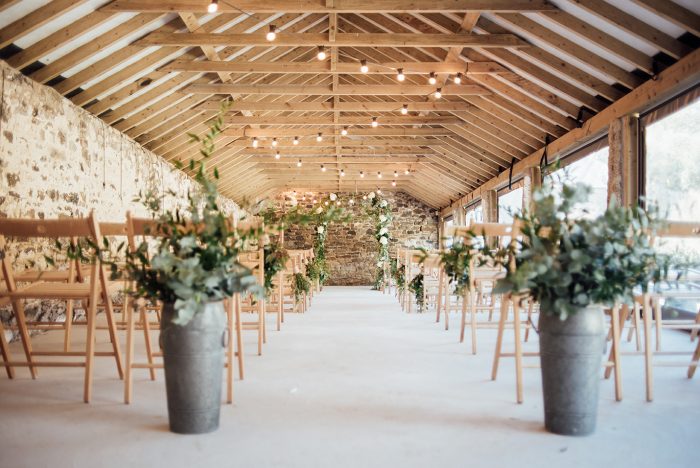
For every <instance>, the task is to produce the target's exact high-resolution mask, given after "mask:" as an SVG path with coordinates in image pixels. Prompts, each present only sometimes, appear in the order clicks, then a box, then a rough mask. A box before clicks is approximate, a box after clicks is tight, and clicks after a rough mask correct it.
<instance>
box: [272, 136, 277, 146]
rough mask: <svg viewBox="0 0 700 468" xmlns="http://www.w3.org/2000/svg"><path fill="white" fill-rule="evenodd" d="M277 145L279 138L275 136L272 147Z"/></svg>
mask: <svg viewBox="0 0 700 468" xmlns="http://www.w3.org/2000/svg"><path fill="white" fill-rule="evenodd" d="M276 146H277V138H273V139H272V147H273V148H274V147H276Z"/></svg>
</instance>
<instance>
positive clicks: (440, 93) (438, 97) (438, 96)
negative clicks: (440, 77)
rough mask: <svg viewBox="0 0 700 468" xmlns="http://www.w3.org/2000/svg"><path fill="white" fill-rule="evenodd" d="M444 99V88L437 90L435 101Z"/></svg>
mask: <svg viewBox="0 0 700 468" xmlns="http://www.w3.org/2000/svg"><path fill="white" fill-rule="evenodd" d="M441 97H442V88H438V89H436V90H435V99H440V98H441Z"/></svg>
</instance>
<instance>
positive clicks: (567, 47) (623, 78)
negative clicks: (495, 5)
mask: <svg viewBox="0 0 700 468" xmlns="http://www.w3.org/2000/svg"><path fill="white" fill-rule="evenodd" d="M498 17H499V18H501V19H502V20H505V21H506V22H507V23H508V24H510V25H511V26H513V27H515V28H517V29H519V30H521V31H523V32H524V33H525V34H530V35H532V36H534V37H536V38H538V39H540V40H541V41H543V42H545V43H547V44H549V45H550V46H552V47H553V48H555V49H557V50H558V51H560V52H561V53H564V54H568V55H570V56H571V57H574V58H576V59H578V60H580V61H581V62H582V63H585V64H586V65H587V66H590V67H591V68H593V69H595V70H597V71H598V72H600V73H601V74H604V75H606V76H608V77H610V78H613V79H615V80H616V81H617V82H618V83H621V84H623V85H624V86H626V87H627V88H629V89H634V88H636V87H637V86H639V85H640V84H642V83H643V82H644V81H646V80H645V79H644V78H642V77H640V76H638V75H635V74H633V73H630V72H628V71H627V70H625V69H624V68H622V67H620V66H618V65H616V64H614V63H612V62H610V61H609V60H606V59H605V58H603V57H601V56H599V55H596V54H595V53H593V52H591V51H590V50H588V49H586V48H584V47H583V46H580V45H578V44H576V43H575V42H573V41H571V40H569V39H567V38H565V37H564V36H562V35H560V34H557V33H556V32H554V31H552V30H551V29H548V28H546V27H544V26H542V25H541V24H539V23H538V22H536V21H533V20H531V19H530V18H528V17H526V16H524V15H521V14H518V13H501V14H499V15H498Z"/></svg>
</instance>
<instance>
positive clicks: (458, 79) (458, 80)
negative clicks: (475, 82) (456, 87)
mask: <svg viewBox="0 0 700 468" xmlns="http://www.w3.org/2000/svg"><path fill="white" fill-rule="evenodd" d="M452 81H454V83H455V84H462V73H457V75H456V76H455V77H454V79H453V80H452Z"/></svg>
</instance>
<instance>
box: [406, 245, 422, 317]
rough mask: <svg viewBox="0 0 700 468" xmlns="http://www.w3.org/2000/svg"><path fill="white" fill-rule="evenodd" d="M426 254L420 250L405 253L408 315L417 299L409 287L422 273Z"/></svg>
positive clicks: (410, 250)
mask: <svg viewBox="0 0 700 468" xmlns="http://www.w3.org/2000/svg"><path fill="white" fill-rule="evenodd" d="M423 256H424V253H423V252H422V251H420V250H413V249H409V250H405V251H404V258H405V260H404V264H405V267H406V268H405V269H406V271H405V281H406V288H405V290H404V297H405V299H404V309H405V310H406V312H407V313H409V314H410V313H411V310H412V308H413V303H414V302H415V297H414V295H413V294H412V293H411V290H410V288H409V287H408V285H409V284H411V281H412V280H413V278H415V277H416V276H418V275H419V274H421V273H422V267H421V260H422V259H423Z"/></svg>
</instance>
